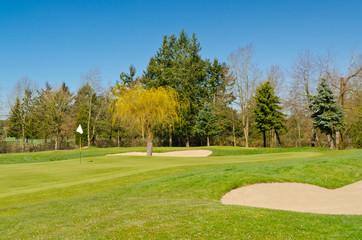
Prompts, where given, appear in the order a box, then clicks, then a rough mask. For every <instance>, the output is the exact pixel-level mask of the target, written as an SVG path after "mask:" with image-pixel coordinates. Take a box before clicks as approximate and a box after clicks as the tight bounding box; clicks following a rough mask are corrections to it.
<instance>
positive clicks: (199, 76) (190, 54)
mask: <svg viewBox="0 0 362 240" xmlns="http://www.w3.org/2000/svg"><path fill="white" fill-rule="evenodd" d="M200 51H201V46H200V43H199V42H198V39H197V37H196V35H195V34H193V35H192V36H191V37H189V36H188V35H187V34H186V33H185V31H184V30H182V31H181V32H180V34H179V36H178V37H177V36H176V35H174V34H171V35H170V36H164V38H163V42H162V45H161V47H160V48H159V50H158V51H157V53H156V54H155V56H154V57H152V58H151V59H150V62H149V64H148V66H147V71H146V72H145V78H144V79H143V83H144V85H145V86H147V87H156V88H157V87H160V86H162V87H172V88H174V89H175V90H176V91H177V93H178V95H179V96H180V99H181V100H183V101H184V102H185V103H186V104H185V105H186V106H188V109H187V110H185V111H183V113H182V116H181V123H180V124H179V128H180V129H178V130H179V131H178V132H179V134H180V135H181V134H183V135H184V136H183V137H186V146H189V137H190V134H191V132H192V129H193V127H194V125H195V122H196V116H197V113H198V111H199V109H200V108H201V107H202V104H203V102H204V101H205V100H206V99H207V100H211V99H212V98H213V97H214V96H215V94H216V89H217V87H218V85H219V84H221V82H220V72H221V70H222V64H220V63H219V62H218V61H217V60H215V61H214V62H213V63H211V62H210V61H209V60H207V59H206V60H204V59H202V58H201V55H200Z"/></svg>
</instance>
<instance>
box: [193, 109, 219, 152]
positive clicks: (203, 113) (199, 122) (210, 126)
mask: <svg viewBox="0 0 362 240" xmlns="http://www.w3.org/2000/svg"><path fill="white" fill-rule="evenodd" d="M195 133H196V134H199V135H201V136H205V137H206V139H207V146H210V137H211V136H213V135H215V134H217V123H216V116H215V114H214V113H213V109H212V105H211V104H210V103H208V102H205V103H204V105H203V107H202V108H201V109H200V111H199V113H198V115H197V117H196V124H195Z"/></svg>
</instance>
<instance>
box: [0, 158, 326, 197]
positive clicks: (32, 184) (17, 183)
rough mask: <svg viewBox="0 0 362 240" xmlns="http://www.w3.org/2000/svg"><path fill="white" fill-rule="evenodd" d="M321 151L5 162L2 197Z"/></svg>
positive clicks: (0, 184)
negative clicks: (169, 170) (160, 170)
mask: <svg viewBox="0 0 362 240" xmlns="http://www.w3.org/2000/svg"><path fill="white" fill-rule="evenodd" d="M320 154H321V153H318V152H303V153H300V152H293V153H277V154H261V155H253V156H252V157H250V156H247V155H246V156H245V155H243V156H224V157H207V158H197V157H195V158H192V157H191V158H180V157H151V158H150V157H136V156H108V157H91V158H85V159H83V162H82V163H81V164H80V162H79V159H72V160H64V161H55V162H40V163H24V164H8V165H2V166H1V169H0V198H5V197H9V196H14V195H18V194H24V193H34V192H39V191H44V190H50V189H56V188H66V187H70V186H74V185H78V184H84V183H95V182H101V181H105V180H109V179H114V178H119V177H125V176H129V175H133V174H139V173H143V172H147V171H153V170H159V169H165V168H172V167H178V166H196V165H214V164H230V163H247V162H265V161H280V160H290V159H297V158H308V157H315V156H318V155H320Z"/></svg>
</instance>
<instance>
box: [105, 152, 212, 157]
mask: <svg viewBox="0 0 362 240" xmlns="http://www.w3.org/2000/svg"><path fill="white" fill-rule="evenodd" d="M211 153H212V151H210V150H185V151H174V152H165V153H152V156H163V157H207V156H209V155H210V154H211ZM146 155H147V153H145V152H127V153H117V154H110V155H107V156H146Z"/></svg>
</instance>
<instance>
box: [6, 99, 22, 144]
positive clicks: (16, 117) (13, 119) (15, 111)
mask: <svg viewBox="0 0 362 240" xmlns="http://www.w3.org/2000/svg"><path fill="white" fill-rule="evenodd" d="M21 135H22V131H21V118H20V98H19V97H17V98H16V100H15V104H14V106H12V107H11V110H10V117H9V129H8V136H9V137H15V138H16V139H18V138H21Z"/></svg>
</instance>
